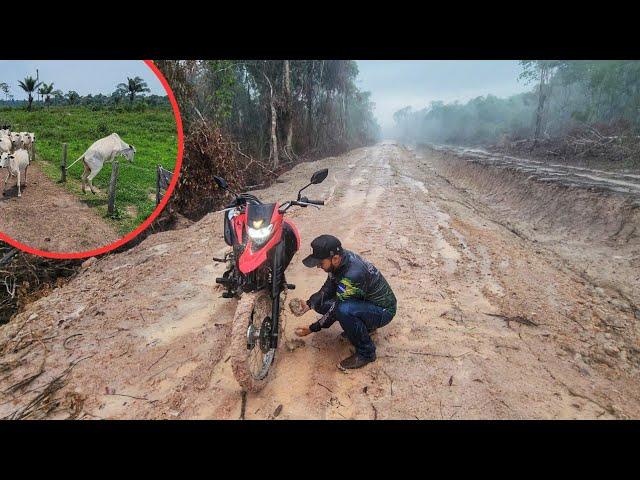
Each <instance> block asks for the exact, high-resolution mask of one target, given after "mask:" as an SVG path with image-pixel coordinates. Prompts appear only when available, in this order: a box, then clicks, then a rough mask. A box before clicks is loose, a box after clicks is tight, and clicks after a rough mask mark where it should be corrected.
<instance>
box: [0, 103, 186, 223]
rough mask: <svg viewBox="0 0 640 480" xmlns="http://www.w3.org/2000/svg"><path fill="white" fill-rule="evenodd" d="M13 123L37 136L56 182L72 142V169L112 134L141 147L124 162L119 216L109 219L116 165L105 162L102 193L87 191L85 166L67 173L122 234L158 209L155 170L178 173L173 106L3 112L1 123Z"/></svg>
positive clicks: (97, 182)
mask: <svg viewBox="0 0 640 480" xmlns="http://www.w3.org/2000/svg"><path fill="white" fill-rule="evenodd" d="M4 123H8V124H11V127H12V130H13V131H18V132H21V131H26V132H34V133H35V135H36V160H37V161H38V163H39V165H40V167H41V168H42V170H43V171H44V172H45V174H46V175H47V176H49V177H50V178H51V179H52V180H55V181H59V180H60V176H61V175H60V161H61V158H62V144H63V143H67V144H68V153H67V165H70V164H71V163H72V162H73V161H75V160H76V159H77V158H78V157H79V156H80V155H82V154H83V153H84V152H85V151H86V149H87V148H89V146H90V145H91V144H92V143H93V142H95V141H96V140H98V139H100V138H103V137H106V136H107V135H110V134H111V133H114V132H115V133H117V134H118V135H120V137H121V138H122V140H123V141H125V142H127V143H129V144H131V145H133V146H135V147H136V155H135V157H134V160H133V163H129V162H128V161H127V160H126V159H125V158H124V157H116V158H117V159H118V161H119V162H120V169H119V175H118V187H117V193H116V212H115V215H114V216H113V218H107V191H108V188H109V180H110V178H111V164H110V163H109V164H105V166H104V167H103V168H102V170H101V171H100V173H99V174H98V176H97V177H96V178H94V180H93V184H94V186H95V187H97V188H98V189H100V193H98V194H97V195H93V194H92V193H90V192H89V190H88V189H87V192H88V193H86V194H83V193H82V184H81V181H80V176H81V175H82V171H83V166H82V162H81V161H80V162H78V163H76V164H75V165H74V166H73V167H71V168H70V169H69V171H68V172H67V183H66V184H64V185H65V187H66V188H67V190H69V191H71V192H72V193H74V194H76V195H77V196H78V197H79V198H80V199H81V200H82V201H84V202H85V203H86V204H87V205H89V206H91V207H93V208H95V209H96V210H97V211H98V212H100V214H101V215H102V216H104V217H105V218H106V219H107V221H109V222H111V223H112V224H113V225H114V226H115V227H116V229H117V230H118V231H119V232H120V234H121V235H126V234H127V233H129V232H131V231H132V230H134V229H135V228H137V227H138V226H139V225H140V224H141V223H142V222H144V220H145V219H146V218H148V217H149V215H151V213H152V212H153V210H154V209H155V192H156V166H157V165H162V166H163V167H164V168H166V169H167V170H171V171H173V170H174V169H175V165H176V155H177V151H178V133H177V127H176V123H175V119H174V116H173V111H172V110H171V109H170V108H147V109H146V110H145V111H128V110H112V109H104V110H96V111H92V110H91V109H90V108H87V107H50V108H46V109H38V110H34V111H32V112H27V111H26V110H24V109H10V110H9V109H2V110H0V125H2V124H4Z"/></svg>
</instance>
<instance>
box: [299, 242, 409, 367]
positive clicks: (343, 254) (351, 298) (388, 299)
mask: <svg viewBox="0 0 640 480" xmlns="http://www.w3.org/2000/svg"><path fill="white" fill-rule="evenodd" d="M311 248H312V250H313V253H311V255H309V256H308V257H307V258H305V259H304V260H303V261H302V263H303V264H304V265H305V266H306V267H309V268H312V267H317V268H322V270H324V271H325V272H327V273H328V274H329V275H328V277H327V280H326V281H325V282H324V285H323V286H322V288H321V289H320V290H319V291H318V292H317V293H314V294H313V295H311V297H310V298H309V299H308V300H307V301H306V303H303V302H301V301H298V302H299V304H302V305H300V306H299V308H297V309H296V308H294V307H295V301H292V305H291V306H292V310H293V311H294V314H296V315H298V316H299V315H302V314H304V313H306V312H308V311H309V310H311V309H313V310H315V311H316V312H318V313H320V314H322V315H323V316H322V318H320V320H318V321H317V322H314V323H312V324H311V325H309V326H308V327H299V328H297V329H296V330H295V333H296V335H298V336H299V337H304V336H306V335H309V334H310V333H312V332H318V331H320V329H322V328H329V327H330V326H331V325H332V324H333V323H334V322H335V321H336V320H337V321H338V322H339V323H340V326H341V327H342V329H343V330H344V332H343V333H342V335H343V336H345V337H346V338H347V339H348V340H349V341H350V342H351V343H352V344H353V346H354V347H355V348H356V352H355V353H354V354H353V355H351V356H350V357H348V358H345V359H344V360H342V361H341V362H340V364H339V367H340V368H341V369H351V368H360V367H363V366H365V365H366V364H367V363H370V362H373V361H375V359H376V347H375V345H374V343H373V341H372V340H371V336H370V335H371V333H373V332H374V331H375V330H376V329H378V328H380V327H384V326H385V325H387V324H388V323H389V322H390V321H391V319H392V318H393V317H394V315H395V314H396V306H397V301H396V297H395V295H394V294H393V291H392V290H391V287H390V286H389V284H388V283H387V281H386V280H385V278H384V277H383V276H382V273H380V271H379V270H378V269H377V268H376V267H375V266H374V265H372V264H371V263H370V262H367V261H366V260H364V259H363V258H362V257H360V256H359V255H357V254H356V253H354V252H351V251H349V250H344V249H343V248H342V244H341V243H340V240H338V239H337V238H336V237H334V236H332V235H320V236H319V237H317V238H315V239H314V240H313V242H311Z"/></svg>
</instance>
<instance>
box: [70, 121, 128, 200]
mask: <svg viewBox="0 0 640 480" xmlns="http://www.w3.org/2000/svg"><path fill="white" fill-rule="evenodd" d="M135 153H136V149H135V147H134V146H133V145H129V144H128V143H125V142H123V141H122V139H121V138H120V136H119V135H118V134H117V133H112V134H111V135H109V136H108V137H104V138H101V139H100V140H97V141H96V142H94V143H93V145H91V146H90V147H89V148H88V149H87V151H86V152H84V153H83V154H82V156H81V157H80V158H78V159H77V160H76V161H75V162H73V163H72V164H71V165H69V168H71V166H72V165H73V164H74V163H76V162H77V161H79V160H82V161H83V162H84V172H82V192H83V193H84V192H86V185H87V183H89V188H90V189H91V193H93V194H95V193H96V190H95V188H94V187H93V182H92V181H93V179H94V178H95V177H96V175H98V173H99V172H100V170H102V166H103V165H104V164H105V163H107V162H113V159H114V158H115V156H116V155H122V156H123V157H125V158H126V159H127V160H129V161H130V162H133V156H134V154H135Z"/></svg>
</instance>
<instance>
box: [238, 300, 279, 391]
mask: <svg viewBox="0 0 640 480" xmlns="http://www.w3.org/2000/svg"><path fill="white" fill-rule="evenodd" d="M282 296H283V294H281V301H282ZM281 305H283V303H281ZM271 308H272V301H271V296H270V295H269V292H268V291H266V290H260V291H258V292H250V293H243V294H242V297H241V298H240V300H239V301H238V305H237V307H236V313H235V316H234V318H233V324H232V327H231V369H232V370H233V375H234V376H235V378H236V381H237V382H238V383H239V384H240V386H241V387H242V389H243V390H245V391H247V392H258V391H260V390H262V388H264V386H265V385H266V384H267V382H268V381H269V372H270V371H273V362H274V357H275V353H276V349H275V348H270V344H269V343H270V328H271V325H272V322H271V314H272V311H271ZM280 317H281V319H280V320H281V321H280V322H278V323H279V330H280V332H279V333H280V339H282V329H283V326H282V315H281V316H280ZM271 376H273V375H271Z"/></svg>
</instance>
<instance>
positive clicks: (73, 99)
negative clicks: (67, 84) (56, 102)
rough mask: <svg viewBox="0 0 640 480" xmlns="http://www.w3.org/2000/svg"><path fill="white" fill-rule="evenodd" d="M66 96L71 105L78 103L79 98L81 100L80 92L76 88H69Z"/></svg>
mask: <svg viewBox="0 0 640 480" xmlns="http://www.w3.org/2000/svg"><path fill="white" fill-rule="evenodd" d="M65 97H66V98H67V101H68V102H69V105H75V104H76V103H78V100H80V94H79V93H78V92H76V91H75V90H69V91H68V92H67V93H66V95H65Z"/></svg>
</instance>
